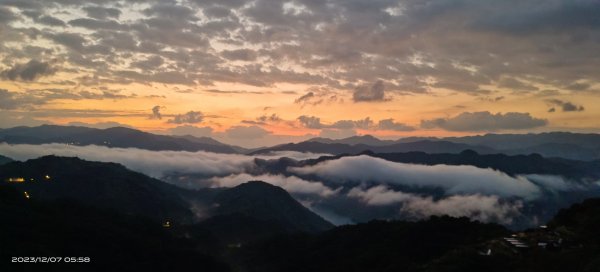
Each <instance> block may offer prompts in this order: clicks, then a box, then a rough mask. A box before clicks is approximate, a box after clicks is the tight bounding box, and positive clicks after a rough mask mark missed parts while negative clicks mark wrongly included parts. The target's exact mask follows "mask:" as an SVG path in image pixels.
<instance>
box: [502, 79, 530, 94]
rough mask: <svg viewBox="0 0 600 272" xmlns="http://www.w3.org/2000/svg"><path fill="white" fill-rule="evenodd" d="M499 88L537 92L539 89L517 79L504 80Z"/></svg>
mask: <svg viewBox="0 0 600 272" xmlns="http://www.w3.org/2000/svg"><path fill="white" fill-rule="evenodd" d="M498 87H501V88H507V89H511V90H515V91H537V90H539V88H538V87H535V86H533V85H530V84H527V83H525V82H523V81H520V80H518V79H516V78H512V77H511V78H503V79H501V80H500V81H499V82H498Z"/></svg>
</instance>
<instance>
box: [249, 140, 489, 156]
mask: <svg viewBox="0 0 600 272" xmlns="http://www.w3.org/2000/svg"><path fill="white" fill-rule="evenodd" d="M465 149H472V150H475V151H477V152H479V153H486V154H489V153H496V151H495V150H493V149H491V148H488V147H484V146H470V145H466V144H457V143H452V142H447V141H437V142H434V141H419V142H411V143H397V144H391V145H384V146H370V145H365V144H354V145H350V144H341V143H322V142H318V141H306V142H301V143H297V144H294V143H290V144H284V145H278V146H274V147H270V148H266V149H261V150H257V151H254V152H252V153H251V154H265V153H269V152H273V151H285V150H289V151H298V152H312V153H329V154H333V155H339V154H357V153H360V152H363V151H373V152H376V153H393V152H411V151H421V152H426V153H459V152H461V151H463V150H465Z"/></svg>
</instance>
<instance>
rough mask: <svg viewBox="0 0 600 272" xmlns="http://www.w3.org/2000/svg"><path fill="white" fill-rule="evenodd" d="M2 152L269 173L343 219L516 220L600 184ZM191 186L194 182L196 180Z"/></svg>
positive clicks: (409, 169)
mask: <svg viewBox="0 0 600 272" xmlns="http://www.w3.org/2000/svg"><path fill="white" fill-rule="evenodd" d="M0 154H2V155H5V156H8V157H11V158H13V159H16V160H21V161H23V160H28V159H34V158H38V157H41V156H45V155H56V156H67V157H79V158H82V159H85V160H90V161H101V162H116V163H120V164H123V165H124V166H126V167H128V168H129V169H131V170H134V171H138V172H141V173H144V174H146V175H149V176H151V177H154V178H157V179H163V180H166V179H165V178H166V177H168V176H171V177H172V176H182V177H185V176H194V177H196V178H195V179H193V180H192V181H191V187H198V188H202V187H234V186H237V185H239V184H242V183H244V182H247V181H250V180H262V181H265V182H267V183H270V184H273V185H276V186H279V187H282V188H283V189H285V190H287V191H288V192H290V193H291V194H292V195H293V196H294V197H296V199H298V200H299V201H300V202H301V203H303V204H304V205H305V206H307V207H309V208H311V209H312V210H313V211H315V212H317V213H318V214H320V215H321V216H323V217H325V218H326V219H329V220H330V221H332V222H334V223H338V224H340V223H348V222H356V221H364V220H366V219H369V218H370V217H369V215H370V214H374V215H373V216H374V217H380V216H384V217H388V218H404V219H406V218H410V219H422V218H427V217H429V216H432V215H450V216H455V217H460V216H467V217H470V218H472V219H476V220H479V221H483V222H498V223H502V224H506V225H510V224H512V223H513V220H514V219H515V218H519V217H522V216H523V215H522V210H523V207H524V206H525V205H527V203H531V202H535V201H539V199H543V198H544V194H545V193H546V192H548V191H550V192H554V193H558V194H560V193H567V192H573V191H582V190H588V191H589V190H599V188H600V186H598V184H586V185H583V184H581V183H575V182H570V181H568V180H566V179H565V178H563V177H559V176H547V175H521V176H509V175H507V174H505V173H503V172H499V171H496V170H492V169H483V168H477V167H474V166H451V165H433V166H429V165H416V164H406V163H395V162H390V161H386V160H383V159H380V158H374V157H370V156H366V155H361V156H351V157H342V158H338V159H333V160H326V161H323V162H320V163H318V164H315V165H310V166H303V167H290V168H288V169H287V171H286V173H285V174H281V173H280V174H272V173H260V174H257V173H256V171H253V170H255V169H256V164H255V159H266V160H270V159H279V158H281V157H288V158H292V159H295V160H305V159H312V158H318V157H320V156H323V155H327V154H312V153H300V152H291V151H289V152H288V151H283V152H277V153H271V154H267V155H260V156H247V155H241V154H218V153H211V152H203V151H199V152H185V151H149V150H142V149H135V148H109V147H104V146H93V145H91V146H74V145H65V144H43V145H10V144H4V143H2V144H0ZM251 173H252V174H251ZM306 177H310V178H306ZM168 180H169V182H171V183H174V184H176V185H183V184H177V179H168ZM185 186H186V187H190V183H189V181H188V183H187V184H185ZM398 188H411V190H410V191H406V190H404V191H403V190H401V189H398ZM432 188H433V189H436V190H439V191H441V192H442V195H437V196H436V195H428V194H427V193H423V192H426V191H419V190H420V189H432ZM357 218H358V219H357ZM371 219H373V218H371Z"/></svg>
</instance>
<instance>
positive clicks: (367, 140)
mask: <svg viewBox="0 0 600 272" xmlns="http://www.w3.org/2000/svg"><path fill="white" fill-rule="evenodd" d="M307 142H319V143H324V144H347V145H358V144H363V145H370V146H384V145H391V144H394V143H395V141H391V140H380V139H378V138H376V137H374V136H372V135H363V136H352V137H348V138H343V139H336V140H334V139H329V138H320V137H318V138H312V139H309V140H308V141H307Z"/></svg>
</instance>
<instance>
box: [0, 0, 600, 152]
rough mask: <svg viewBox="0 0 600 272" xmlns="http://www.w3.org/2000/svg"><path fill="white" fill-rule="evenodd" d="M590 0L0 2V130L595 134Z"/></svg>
mask: <svg viewBox="0 0 600 272" xmlns="http://www.w3.org/2000/svg"><path fill="white" fill-rule="evenodd" d="M598 14H600V1H598V0H522V1H516V0H514V1H513V0H507V1H487V0H471V1H469V0H447V1H443V0H436V1H430V0H414V1H413V0H406V1H397V0H394V1H392V0H295V1H279V0H255V1H244V0H219V1H217V0H180V1H174V0H161V1H157V0H155V1H152V0H149V1H142V0H85V1H84V0H56V1H49V0H0V37H1V38H0V128H7V127H13V126H20V125H26V126H35V125H41V124H57V125H82V126H90V127H99V128H106V127H111V126H128V127H133V128H137V129H141V130H144V131H148V132H153V133H159V134H176V135H182V134H191V135H195V136H209V137H213V138H216V139H218V140H221V141H224V142H227V143H234V144H239V145H243V146H248V147H256V146H264V145H273V144H278V143H283V142H290V141H301V140H305V139H308V138H312V137H318V136H320V137H328V138H343V137H348V136H353V135H365V134H371V135H375V136H377V137H380V138H385V139H396V138H400V137H406V136H438V137H443V136H460V135H474V134H484V133H530V132H543V131H573V132H593V133H597V132H600V124H599V123H598V121H597V120H600V109H599V108H597V107H595V105H597V104H598V102H600V84H599V81H600V72H598V71H599V70H598V67H600V54H598V52H600V16H598Z"/></svg>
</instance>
